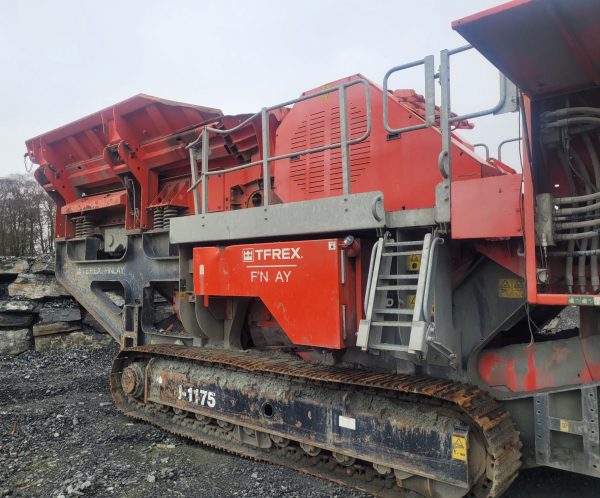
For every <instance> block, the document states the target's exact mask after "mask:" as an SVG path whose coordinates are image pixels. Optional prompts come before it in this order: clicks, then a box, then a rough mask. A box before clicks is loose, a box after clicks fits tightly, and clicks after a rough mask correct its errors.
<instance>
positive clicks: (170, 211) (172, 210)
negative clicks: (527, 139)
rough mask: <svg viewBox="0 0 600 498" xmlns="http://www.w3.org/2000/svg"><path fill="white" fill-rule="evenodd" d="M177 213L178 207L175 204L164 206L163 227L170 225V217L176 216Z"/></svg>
mask: <svg viewBox="0 0 600 498" xmlns="http://www.w3.org/2000/svg"><path fill="white" fill-rule="evenodd" d="M178 214H179V209H177V208H176V207H175V206H165V210H164V221H163V228H167V229H168V228H169V227H170V226H171V218H175V217H177V215H178Z"/></svg>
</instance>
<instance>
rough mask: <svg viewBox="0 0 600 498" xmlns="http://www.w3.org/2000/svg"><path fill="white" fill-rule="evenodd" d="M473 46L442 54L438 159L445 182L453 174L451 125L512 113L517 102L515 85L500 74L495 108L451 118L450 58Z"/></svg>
mask: <svg viewBox="0 0 600 498" xmlns="http://www.w3.org/2000/svg"><path fill="white" fill-rule="evenodd" d="M472 48H473V47H472V46H471V45H464V46H462V47H458V48H455V49H453V50H442V52H441V53H440V57H441V60H440V74H439V79H440V84H441V87H442V92H441V93H442V98H441V111H440V114H441V115H440V128H441V132H442V151H441V152H440V155H439V158H438V167H439V169H440V173H441V174H442V177H443V178H444V179H445V180H449V179H450V177H451V174H452V158H451V154H450V149H451V137H452V131H451V127H450V125H451V124H452V123H457V122H460V121H466V120H468V119H474V118H479V117H482V116H487V115H489V114H502V113H505V112H510V111H511V110H513V109H511V107H510V105H509V104H510V103H511V102H516V99H517V93H516V88H515V87H514V85H513V84H512V83H511V82H510V81H509V80H508V79H507V78H506V76H504V75H503V74H502V73H500V96H499V98H498V102H497V103H496V105H494V106H493V107H490V108H488V109H484V110H482V111H476V112H471V113H468V114H462V115H459V116H451V114H450V112H451V111H450V56H452V55H456V54H459V53H462V52H466V51H467V50H471V49H472Z"/></svg>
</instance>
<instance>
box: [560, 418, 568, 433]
mask: <svg viewBox="0 0 600 498" xmlns="http://www.w3.org/2000/svg"><path fill="white" fill-rule="evenodd" d="M560 432H569V421H568V420H564V419H560Z"/></svg>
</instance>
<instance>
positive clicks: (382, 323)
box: [371, 321, 412, 327]
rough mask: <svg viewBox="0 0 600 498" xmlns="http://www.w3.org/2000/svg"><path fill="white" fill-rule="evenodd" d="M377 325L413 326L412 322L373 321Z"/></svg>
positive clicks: (372, 323)
mask: <svg viewBox="0 0 600 498" xmlns="http://www.w3.org/2000/svg"><path fill="white" fill-rule="evenodd" d="M371 325H375V326H376V327H412V322H392V321H389V322H385V321H384V322H371Z"/></svg>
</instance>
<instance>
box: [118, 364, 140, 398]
mask: <svg viewBox="0 0 600 498" xmlns="http://www.w3.org/2000/svg"><path fill="white" fill-rule="evenodd" d="M121 387H122V388H123V391H124V392H125V394H128V395H130V396H133V397H134V398H139V397H141V396H142V394H144V368H143V366H142V364H140V363H132V364H131V365H128V366H127V367H125V368H124V369H123V373H122V374H121Z"/></svg>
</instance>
